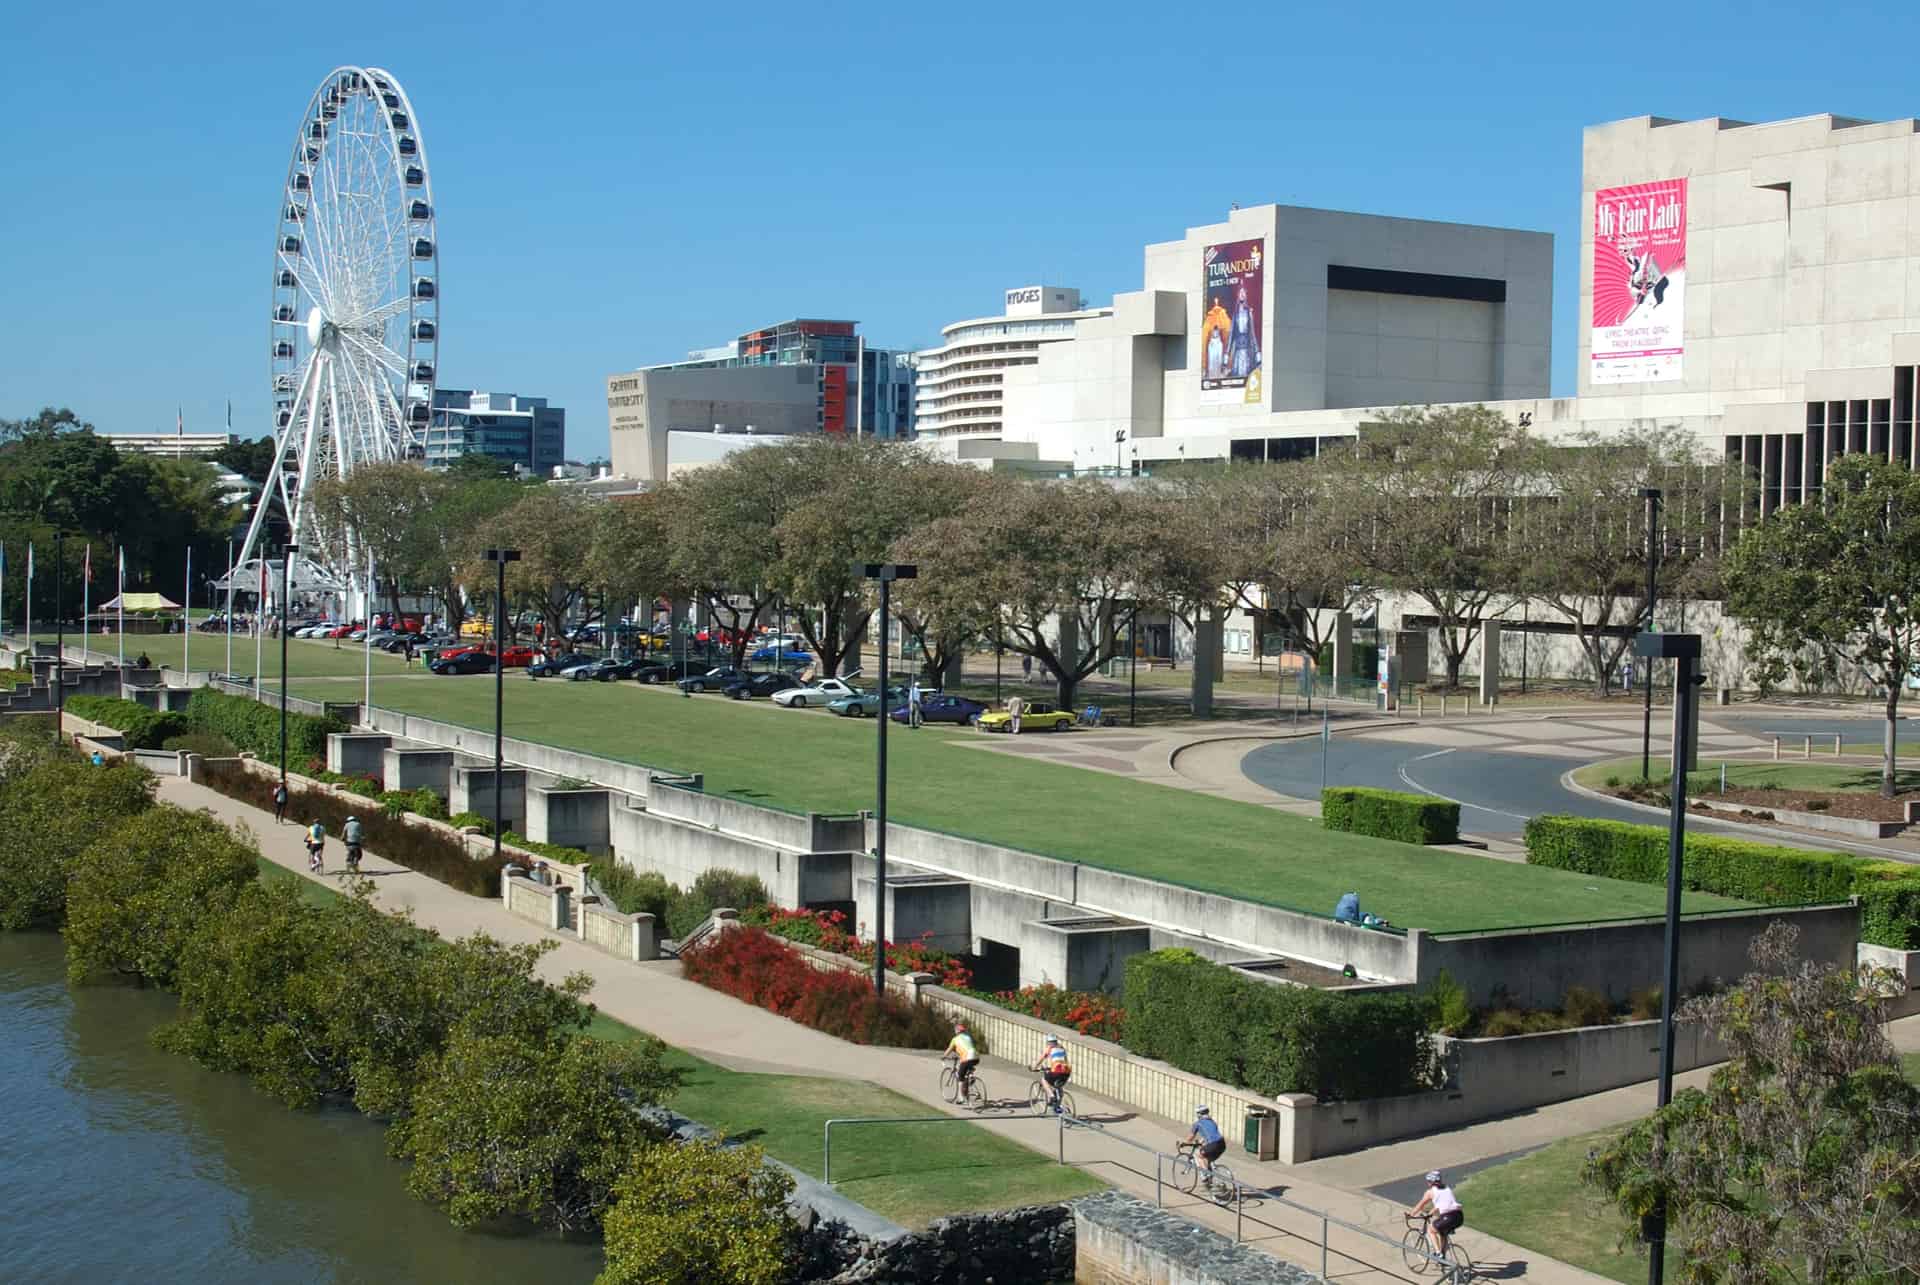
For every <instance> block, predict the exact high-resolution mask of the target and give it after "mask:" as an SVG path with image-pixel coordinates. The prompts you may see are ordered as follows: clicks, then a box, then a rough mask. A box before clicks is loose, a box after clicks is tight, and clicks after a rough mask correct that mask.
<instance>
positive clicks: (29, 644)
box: [26, 540, 33, 656]
mask: <svg viewBox="0 0 1920 1285" xmlns="http://www.w3.org/2000/svg"><path fill="white" fill-rule="evenodd" d="M26 637H27V655H29V656H31V655H33V541H31V540H29V541H27V635H26Z"/></svg>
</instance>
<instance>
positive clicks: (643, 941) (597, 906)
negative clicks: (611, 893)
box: [574, 900, 660, 963]
mask: <svg viewBox="0 0 1920 1285" xmlns="http://www.w3.org/2000/svg"><path fill="white" fill-rule="evenodd" d="M574 919H575V924H576V931H578V933H579V934H580V940H581V941H584V942H586V943H587V945H589V946H594V947H598V948H599V949H601V950H604V951H606V952H607V953H608V954H609V955H617V956H619V957H620V958H621V959H630V960H632V961H634V962H635V963H639V962H640V961H641V960H647V959H658V958H659V957H660V932H659V926H658V925H657V924H655V923H654V921H653V916H652V915H626V914H622V913H620V911H618V910H615V909H614V908H613V907H612V906H608V905H602V904H601V903H600V902H597V901H584V900H583V901H582V902H581V903H580V906H579V908H578V911H577V912H576V913H575V915H574Z"/></svg>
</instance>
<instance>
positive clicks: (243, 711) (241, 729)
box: [187, 687, 349, 763]
mask: <svg viewBox="0 0 1920 1285" xmlns="http://www.w3.org/2000/svg"><path fill="white" fill-rule="evenodd" d="M187 722H188V723H190V724H191V725H192V726H193V727H195V728H196V729H198V730H200V731H203V732H214V733H216V734H218V735H220V736H224V737H226V738H227V739H228V740H229V741H231V742H233V744H234V745H235V746H237V747H238V748H239V749H241V750H243V751H246V752H248V753H251V754H253V755H255V756H256V757H258V758H263V759H272V760H273V761H275V762H279V760H280V707H279V706H278V705H269V704H267V703H265V702H264V701H257V700H254V699H253V698H252V697H250V696H228V695H227V694H226V693H224V692H217V691H214V690H213V689H212V688H211V687H202V688H200V689H198V690H197V691H195V692H194V693H193V697H192V699H190V700H189V701H188V702H187ZM347 730H349V729H348V727H347V725H346V724H345V723H343V722H341V721H340V720H339V719H337V718H332V717H327V718H316V717H314V716H313V715H312V714H296V713H293V712H292V711H291V710H289V711H288V712H287V762H289V763H304V762H306V761H307V760H308V759H310V758H325V757H326V754H327V736H328V734H329V733H331V732H344V731H347Z"/></svg>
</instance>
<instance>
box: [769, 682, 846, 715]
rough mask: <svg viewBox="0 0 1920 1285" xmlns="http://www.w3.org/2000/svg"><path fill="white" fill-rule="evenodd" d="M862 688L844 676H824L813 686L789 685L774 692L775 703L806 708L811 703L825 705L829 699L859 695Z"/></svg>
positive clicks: (792, 707)
mask: <svg viewBox="0 0 1920 1285" xmlns="http://www.w3.org/2000/svg"><path fill="white" fill-rule="evenodd" d="M859 694H860V689H859V688H858V687H855V686H854V685H853V684H852V683H849V682H847V681H846V680H845V679H842V678H822V679H820V680H819V681H817V682H815V683H814V684H813V685H812V686H811V687H789V688H787V690H785V691H784V692H775V693H774V694H773V703H774V704H776V705H784V706H786V707H787V708H788V709H805V708H806V707H807V706H809V705H825V704H827V703H828V702H829V701H836V700H839V699H840V698H841V697H842V696H858V695H859Z"/></svg>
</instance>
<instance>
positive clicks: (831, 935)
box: [695, 880, 973, 990]
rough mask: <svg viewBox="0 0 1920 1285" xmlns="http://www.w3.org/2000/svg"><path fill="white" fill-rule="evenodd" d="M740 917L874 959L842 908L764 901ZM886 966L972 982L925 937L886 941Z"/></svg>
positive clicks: (949, 982) (950, 983) (954, 984)
mask: <svg viewBox="0 0 1920 1285" xmlns="http://www.w3.org/2000/svg"><path fill="white" fill-rule="evenodd" d="M755 882H758V881H757V880H756V881H755ZM740 919H741V922H742V923H748V924H753V925H755V926H757V927H762V928H765V929H766V930H767V931H768V932H770V933H772V934H774V935H775V936H776V937H784V938H786V939H787V940H788V941H797V942H802V943H804V944H805V945H808V946H817V947H819V948H820V949H821V950H826V951H832V952H833V953H834V954H836V955H845V956H847V957H849V958H851V959H857V960H859V961H860V962H861V963H863V964H871V963H873V943H872V942H870V941H862V940H860V939H859V938H858V937H856V936H854V935H853V933H852V932H850V931H849V930H848V929H847V916H846V914H845V913H844V912H842V911H838V910H826V911H820V910H781V909H780V908H778V907H777V906H769V905H766V904H764V903H763V904H761V905H758V906H753V907H750V908H749V909H748V910H746V911H743V912H742V913H741V916H740ZM695 927H698V924H697V923H696V924H695ZM887 967H888V968H890V969H892V970H893V971H894V972H896V973H932V974H933V975H934V976H935V977H937V978H938V979H939V982H940V985H942V986H947V987H951V988H953V989H954V990H966V989H967V988H968V987H970V986H972V985H973V970H972V969H970V968H968V967H967V965H966V964H965V962H963V961H962V960H960V959H959V958H958V957H956V956H953V955H949V954H948V953H947V952H946V951H944V950H936V949H935V948H934V947H932V946H929V945H928V944H927V942H926V938H925V937H922V938H920V939H919V940H916V941H909V942H894V941H890V942H888V943H887Z"/></svg>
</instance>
